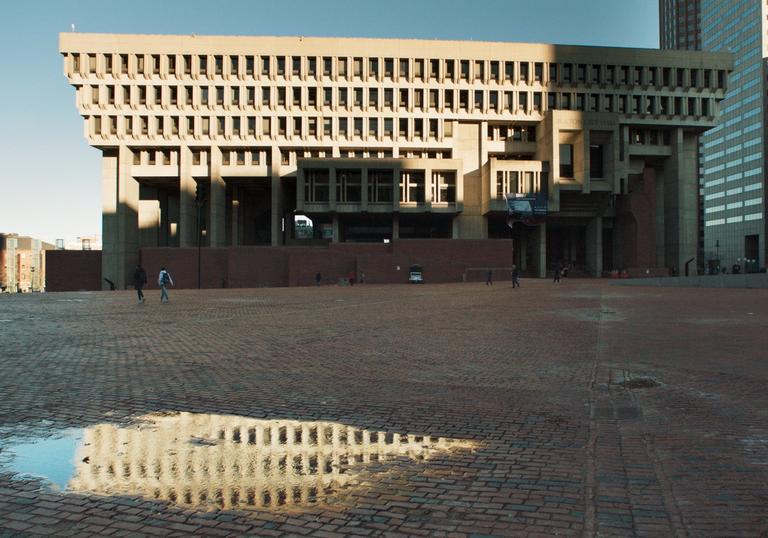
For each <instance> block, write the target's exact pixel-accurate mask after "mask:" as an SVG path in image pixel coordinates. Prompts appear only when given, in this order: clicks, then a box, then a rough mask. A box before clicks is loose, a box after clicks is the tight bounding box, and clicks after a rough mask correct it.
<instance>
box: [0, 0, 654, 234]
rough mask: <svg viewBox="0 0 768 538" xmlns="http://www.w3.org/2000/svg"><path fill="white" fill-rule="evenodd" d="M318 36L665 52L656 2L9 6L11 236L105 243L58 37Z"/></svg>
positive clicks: (177, 1) (3, 227)
mask: <svg viewBox="0 0 768 538" xmlns="http://www.w3.org/2000/svg"><path fill="white" fill-rule="evenodd" d="M71 24H74V25H75V29H76V31H78V32H106V33H133V34H148V33H152V34H192V33H195V34H198V35H201V34H225V35H226V34H234V35H306V36H332V37H336V36H342V37H395V38H396V37H406V38H424V39H459V40H465V39H466V40H475V41H512V42H514V41H520V42H534V43H564V44H578V45H600V46H606V45H607V46H619V47H646V48H657V47H658V41H659V38H658V2H657V1H656V0H386V1H382V0H205V1H201V0H127V1H116V0H26V1H22V2H12V1H8V2H3V4H2V29H1V30H0V51H1V52H0V73H1V74H2V78H0V80H2V82H3V83H2V84H0V107H2V108H1V109H0V112H1V113H2V115H1V116H0V117H1V118H2V124H1V125H0V232H16V233H19V234H22V235H31V236H33V237H37V238H40V239H44V240H46V241H49V242H53V241H54V240H55V239H57V238H63V239H66V240H73V239H74V238H75V237H77V236H85V235H93V234H101V193H100V188H101V186H100V154H99V151H98V150H96V149H94V148H91V147H90V146H88V143H87V142H86V140H85V138H84V136H83V122H82V119H81V118H80V117H79V116H78V114H77V109H76V108H75V92H74V88H72V87H71V86H69V85H68V84H67V82H66V79H65V78H64V75H63V63H62V58H61V57H60V56H59V54H58V34H59V32H66V31H69V30H70V25H71Z"/></svg>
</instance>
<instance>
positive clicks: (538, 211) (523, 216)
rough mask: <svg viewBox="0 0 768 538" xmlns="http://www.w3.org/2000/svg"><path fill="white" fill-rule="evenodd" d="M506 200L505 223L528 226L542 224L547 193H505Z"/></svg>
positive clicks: (545, 213)
mask: <svg viewBox="0 0 768 538" xmlns="http://www.w3.org/2000/svg"><path fill="white" fill-rule="evenodd" d="M504 198H505V199H506V200H507V211H508V214H507V225H508V226H509V227H510V228H511V227H512V225H513V224H514V223H515V222H522V223H523V224H526V225H528V226H535V225H537V224H542V223H543V222H544V221H545V220H546V218H547V207H548V205H547V195H546V194H545V193H540V192H539V193H533V192H529V193H525V194H519V193H511V194H505V195H504Z"/></svg>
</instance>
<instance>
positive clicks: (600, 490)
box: [0, 279, 768, 537]
mask: <svg viewBox="0 0 768 538" xmlns="http://www.w3.org/2000/svg"><path fill="white" fill-rule="evenodd" d="M522 284H523V287H522V288H520V289H515V290H513V289H512V288H511V286H510V284H509V283H507V282H500V283H496V284H495V285H494V286H492V287H491V286H485V285H482V284H450V285H424V286H371V285H362V286H354V287H336V286H328V287H318V288H316V287H312V288H282V289H253V290H204V291H199V292H198V291H193V290H172V291H171V303H170V304H168V305H160V304H159V297H157V296H156V295H157V294H155V293H151V294H150V296H149V298H148V302H147V303H146V304H144V305H137V304H135V303H134V296H133V294H132V293H130V292H113V293H109V292H102V293H60V294H47V295H34V296H16V295H14V296H7V295H3V296H0V374H1V375H0V395H2V396H0V456H2V447H3V444H4V443H7V442H9V439H11V438H12V437H15V436H19V435H33V434H35V435H39V434H44V433H46V432H48V431H52V430H54V429H58V428H68V427H87V426H91V425H94V424H101V423H105V422H107V423H110V422H114V423H124V422H125V421H127V420H129V419H130V418H131V417H136V416H140V415H144V414H147V413H152V412H158V411H187V412H194V413H214V414H221V415H240V416H245V417H254V418H267V419H294V420H308V421H333V422H340V423H343V424H348V425H350V426H354V427H358V428H369V429H374V430H380V431H391V432H402V433H411V434H416V435H430V436H441V437H450V438H455V439H463V440H472V441H475V442H477V443H478V447H477V448H475V449H459V450H455V451H452V452H450V453H444V454H439V455H437V456H435V457H433V458H431V459H429V460H428V461H416V460H411V459H408V458H399V459H395V460H393V461H391V462H388V463H386V464H380V465H372V466H370V467H371V468H370V469H367V470H366V469H364V470H363V472H362V473H361V474H360V475H359V476H358V478H356V479H355V480H354V481H352V482H350V483H347V484H345V485H344V486H343V487H341V488H340V489H339V491H338V492H337V493H336V494H335V495H333V496H330V497H328V498H327V499H325V500H323V501H322V502H318V503H317V504H313V505H309V506H307V507H303V508H302V507H278V508H275V509H271V510H268V509H253V510H214V511H203V510H200V511H195V510H190V509H185V508H182V507H179V506H174V505H172V504H168V503H164V502H159V501H155V500H148V499H145V498H142V497H139V496H135V497H130V496H119V497H103V496H97V495H89V494H76V493H64V494H62V493H55V492H51V491H49V490H48V489H47V488H46V487H45V486H44V485H43V484H42V483H41V482H39V481H37V480H34V479H24V480H19V479H18V477H17V479H14V478H13V477H12V476H11V474H10V473H9V472H8V471H7V469H6V470H3V469H2V468H0V536H4V535H51V536H75V535H77V536H87V535H103V536H189V535H205V536H227V535H243V534H251V535H259V536H272V535H274V536H278V535H313V536H329V537H332V536H343V535H359V536H374V535H382V534H383V535H387V536H487V535H495V536H576V535H578V536H598V535H599V536H760V535H766V534H768V465H767V464H768V396H767V395H766V392H767V391H766V380H767V379H768V360H767V359H768V346H767V345H766V344H768V336H766V328H768V291H766V290H739V289H736V290H732V289H659V288H634V287H632V288H629V287H616V286H611V285H610V284H609V283H608V282H605V281H591V280H567V279H566V280H564V281H563V283H562V284H561V285H559V286H553V285H552V284H551V283H550V282H549V281H538V280H524V281H523V282H522ZM648 385H652V386H648Z"/></svg>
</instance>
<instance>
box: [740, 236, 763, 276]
mask: <svg viewBox="0 0 768 538" xmlns="http://www.w3.org/2000/svg"><path fill="white" fill-rule="evenodd" d="M744 257H745V258H746V259H747V261H746V262H745V263H744V272H745V273H756V272H758V271H759V270H760V236H759V235H745V236H744Z"/></svg>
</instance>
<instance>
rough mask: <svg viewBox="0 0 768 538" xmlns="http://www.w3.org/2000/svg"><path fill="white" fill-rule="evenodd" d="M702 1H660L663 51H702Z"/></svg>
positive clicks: (660, 29)
mask: <svg viewBox="0 0 768 538" xmlns="http://www.w3.org/2000/svg"><path fill="white" fill-rule="evenodd" d="M700 6H701V0H659V38H660V39H661V48H662V49H677V50H701V9H700Z"/></svg>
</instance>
